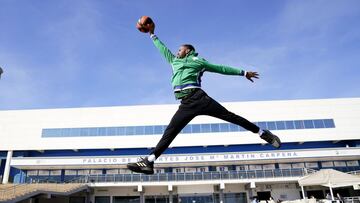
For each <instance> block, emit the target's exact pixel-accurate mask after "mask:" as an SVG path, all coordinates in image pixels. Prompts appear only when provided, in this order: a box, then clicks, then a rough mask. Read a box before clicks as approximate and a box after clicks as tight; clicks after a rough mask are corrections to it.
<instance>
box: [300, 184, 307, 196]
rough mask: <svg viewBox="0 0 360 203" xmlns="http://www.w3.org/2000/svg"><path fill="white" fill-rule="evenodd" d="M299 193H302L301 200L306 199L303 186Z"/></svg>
mask: <svg viewBox="0 0 360 203" xmlns="http://www.w3.org/2000/svg"><path fill="white" fill-rule="evenodd" d="M301 192H302V195H303V199H306V196H305V190H304V186H301Z"/></svg>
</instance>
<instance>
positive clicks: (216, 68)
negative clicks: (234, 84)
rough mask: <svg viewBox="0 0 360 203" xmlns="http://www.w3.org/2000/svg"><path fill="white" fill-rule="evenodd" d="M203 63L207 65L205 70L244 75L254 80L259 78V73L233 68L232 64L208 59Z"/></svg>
mask: <svg viewBox="0 0 360 203" xmlns="http://www.w3.org/2000/svg"><path fill="white" fill-rule="evenodd" d="M202 65H203V66H204V67H205V70H207V71H210V72H215V73H221V74H225V75H242V76H245V77H246V79H248V80H250V81H251V82H254V80H253V78H256V79H259V74H258V73H257V72H253V71H245V70H242V69H238V68H233V67H230V66H224V65H217V64H211V63H209V62H207V61H205V60H204V61H202Z"/></svg>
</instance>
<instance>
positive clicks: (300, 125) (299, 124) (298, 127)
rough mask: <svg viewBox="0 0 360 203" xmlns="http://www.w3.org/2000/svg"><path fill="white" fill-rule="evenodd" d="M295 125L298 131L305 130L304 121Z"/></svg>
mask: <svg viewBox="0 0 360 203" xmlns="http://www.w3.org/2000/svg"><path fill="white" fill-rule="evenodd" d="M294 123H295V128H296V129H304V121H302V120H301V121H300V120H298V121H294Z"/></svg>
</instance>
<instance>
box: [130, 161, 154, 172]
mask: <svg viewBox="0 0 360 203" xmlns="http://www.w3.org/2000/svg"><path fill="white" fill-rule="evenodd" d="M126 166H127V168H128V169H130V170H131V171H133V172H136V173H144V174H149V175H150V174H154V162H150V161H148V160H147V158H141V157H140V160H139V161H138V162H136V163H128V164H127V165H126Z"/></svg>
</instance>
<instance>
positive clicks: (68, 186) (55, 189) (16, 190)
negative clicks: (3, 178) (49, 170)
mask: <svg viewBox="0 0 360 203" xmlns="http://www.w3.org/2000/svg"><path fill="white" fill-rule="evenodd" d="M87 188H88V186H87V185H85V184H78V183H65V184H59V183H38V184H18V185H14V184H4V185H0V202H1V203H5V202H6V203H12V202H18V201H21V200H25V199H27V198H30V197H33V196H35V195H39V194H50V195H51V194H54V195H70V194H73V193H76V192H80V191H82V190H86V189H87Z"/></svg>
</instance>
